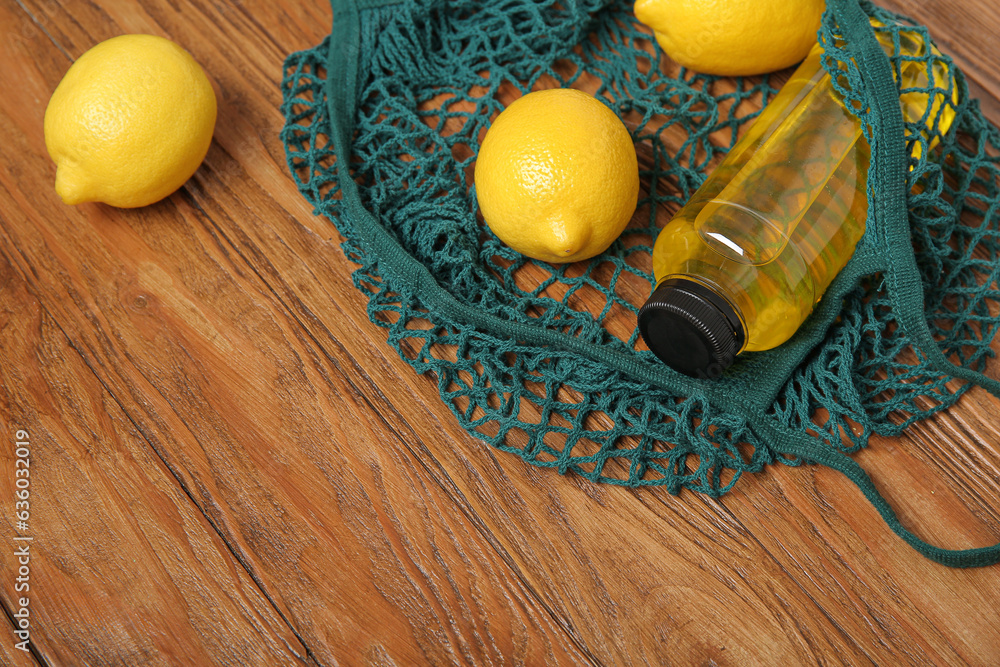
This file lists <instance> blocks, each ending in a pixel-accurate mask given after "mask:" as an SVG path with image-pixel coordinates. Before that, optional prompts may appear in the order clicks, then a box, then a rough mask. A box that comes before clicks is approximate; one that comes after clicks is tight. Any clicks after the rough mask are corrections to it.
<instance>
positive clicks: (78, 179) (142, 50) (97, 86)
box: [45, 35, 216, 208]
mask: <svg viewBox="0 0 1000 667" xmlns="http://www.w3.org/2000/svg"><path fill="white" fill-rule="evenodd" d="M215 114H216V101H215V92H214V91H213V90H212V86H211V84H210V83H209V81H208V78H207V77H206V76H205V72H204V71H203V70H202V69H201V66H199V65H198V63H197V62H195V60H194V58H192V57H191V55H190V54H189V53H188V52H187V51H185V50H184V49H182V48H181V47H180V46H178V45H177V44H175V43H173V42H171V41H170V40H168V39H164V38H162V37H156V36H154V35H121V36H118V37H113V38H111V39H109V40H106V41H104V42H101V43H100V44H97V45H96V46H94V47H93V48H91V49H90V50H89V51H87V52H86V53H84V54H83V55H82V56H80V58H79V59H77V61H76V62H75V63H73V65H72V66H71V67H70V68H69V71H67V72H66V76H65V77H63V80H62V81H61V82H60V83H59V85H58V86H57V87H56V90H55V92H54V93H53V94H52V98H51V99H50V100H49V105H48V107H47V108H46V110H45V146H46V148H47V149H48V151H49V155H50V156H51V157H52V160H53V161H54V162H55V163H56V192H57V193H58V194H59V196H60V197H61V198H62V200H63V201H64V202H66V203H67V204H79V203H83V202H88V201H100V202H104V203H106V204H111V205H112V206H118V207H122V208H132V207H136V206H145V205H147V204H152V203H153V202H156V201H159V200H160V199H163V198H164V197H166V196H167V195H169V194H171V193H172V192H174V191H175V190H177V188H179V187H180V186H181V185H183V184H184V182H185V181H187V180H188V179H189V178H190V177H191V175H192V174H194V172H195V170H197V169H198V166H199V165H200V164H201V162H202V160H203V159H204V158H205V154H206V153H207V152H208V147H209V144H210V143H211V141H212V132H213V130H214V128H215Z"/></svg>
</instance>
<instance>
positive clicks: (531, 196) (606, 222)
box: [475, 88, 639, 263]
mask: <svg viewBox="0 0 1000 667" xmlns="http://www.w3.org/2000/svg"><path fill="white" fill-rule="evenodd" d="M475 182H476V197H477V199H478V201H479V208H480V210H481V211H482V213H483V218H484V219H485V220H486V224H487V225H489V227H490V229H491V230H493V233H494V234H496V235H497V236H498V237H499V238H500V240H501V241H503V242H504V243H506V244H507V245H509V246H510V247H511V248H513V249H514V250H516V251H518V252H520V253H522V254H524V255H527V256H528V257H533V258H535V259H540V260H543V261H546V262H553V263H564V262H575V261H577V260H581V259H587V258H590V257H593V256H594V255H598V254H600V253H601V252H604V251H605V250H606V249H607V248H608V246H609V245H611V242H612V241H614V240H615V239H616V238H618V236H619V235H620V234H621V233H622V230H624V229H625V226H626V225H627V224H628V221H629V220H630V219H631V217H632V213H634V212H635V207H636V203H637V201H638V197H639V165H638V160H637V159H636V154H635V147H634V146H633V145H632V138H631V137H630V136H629V133H628V130H626V129H625V126H624V125H623V124H622V122H621V120H619V118H618V116H616V115H615V113H614V112H613V111H611V109H609V108H608V107H607V106H605V105H604V104H602V103H601V102H600V101H598V100H597V99H596V98H595V97H593V96H592V95H588V94H587V93H584V92H582V91H579V90H573V89H568V88H558V89H554V90H542V91H537V92H533V93H529V94H527V95H525V96H524V97H521V98H519V99H517V100H515V101H514V102H513V103H512V104H511V105H510V106H509V107H507V108H506V109H504V110H503V112H501V113H500V115H499V116H497V118H496V120H495V121H494V122H493V125H492V126H491V127H490V129H489V131H488V132H487V133H486V138H485V139H484V140H483V143H482V146H481V148H480V150H479V156H478V158H477V160H476V170H475Z"/></svg>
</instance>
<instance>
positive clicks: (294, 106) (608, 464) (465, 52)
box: [282, 0, 1000, 567]
mask: <svg viewBox="0 0 1000 667" xmlns="http://www.w3.org/2000/svg"><path fill="white" fill-rule="evenodd" d="M333 14H334V21H333V29H332V32H331V34H330V36H329V37H328V38H327V39H325V40H324V41H323V42H322V43H321V44H319V45H318V46H316V47H315V48H313V49H310V50H308V51H303V52H300V53H295V54H292V55H291V56H289V57H288V59H287V61H286V63H285V70H284V79H283V81H282V92H283V96H284V103H283V107H282V109H283V113H284V115H285V118H286V124H285V127H284V128H283V130H282V139H283V141H284V144H285V147H286V152H287V158H288V166H289V169H290V170H291V173H292V175H293V177H294V178H295V180H296V182H297V184H298V186H299V188H300V190H301V191H302V193H303V194H304V195H305V197H306V198H307V199H308V200H309V201H310V202H311V203H312V204H313V206H314V207H315V211H316V213H317V214H321V215H324V216H326V217H327V218H329V220H331V221H332V222H333V224H335V225H336V226H337V228H338V229H339V231H340V233H341V234H342V236H343V237H344V243H343V250H344V252H345V253H346V255H347V257H348V258H350V259H351V260H352V261H353V262H355V263H357V264H358V269H357V270H356V271H355V273H354V275H353V280H354V284H355V285H356V287H357V288H358V289H359V290H361V291H362V292H364V294H365V295H366V296H367V298H368V315H369V317H370V318H371V320H372V321H373V322H375V323H376V324H378V325H380V326H382V327H384V328H385V330H386V333H387V338H388V342H389V344H390V345H392V346H393V347H394V348H395V349H396V350H397V351H398V352H399V354H400V355H401V356H402V357H403V358H404V359H405V360H406V361H407V362H408V363H409V364H410V365H411V366H412V367H413V368H414V369H415V370H416V371H417V372H419V373H430V374H432V376H433V377H434V378H436V381H437V385H438V389H439V391H440V394H441V398H442V400H443V401H444V402H445V403H446V404H447V405H448V406H449V407H450V408H451V410H452V411H453V412H454V414H455V416H456V417H457V418H458V420H459V422H460V423H461V424H462V426H463V427H465V428H466V429H468V430H469V431H470V432H471V433H473V434H474V435H475V436H476V437H478V438H481V439H483V440H485V441H486V442H487V443H489V444H490V445H492V446H493V447H496V448H497V449H500V450H503V451H505V452H510V453H513V454H517V455H519V456H521V457H522V458H523V459H524V460H526V461H528V462H529V463H532V464H535V465H539V466H546V467H551V468H555V469H556V470H558V471H559V472H560V473H566V472H573V473H576V474H578V475H581V476H583V477H585V478H587V479H589V480H592V481H594V482H606V483H610V484H618V485H627V486H663V487H666V490H667V491H668V492H670V493H673V494H676V493H679V492H680V490H681V489H685V488H687V489H691V490H693V491H698V492H702V493H707V494H709V495H712V496H718V495H721V494H723V493H725V492H726V491H728V490H729V489H731V488H732V486H733V485H734V484H735V483H736V482H737V481H738V480H739V478H740V476H741V475H742V474H744V473H748V472H750V473H752V472H758V471H761V470H762V469H763V468H764V467H765V466H766V465H768V464H771V463H775V462H780V463H784V464H792V465H796V464H800V463H802V462H812V463H820V464H823V465H826V466H829V467H831V468H835V469H837V470H839V471H841V472H843V473H844V474H845V475H847V476H848V477H849V478H850V479H851V480H852V481H853V482H854V483H855V484H857V485H858V487H859V488H860V489H861V491H862V492H863V493H864V494H865V495H866V497H868V499H869V500H870V501H871V502H872V503H873V504H874V506H875V507H876V508H877V510H878V511H879V512H880V513H881V515H882V516H883V518H884V519H885V520H886V522H887V523H888V524H889V525H890V527H891V528H892V529H893V530H894V531H895V532H896V533H897V534H899V535H900V536H901V537H902V538H903V539H904V540H906V541H907V542H908V543H909V544H910V545H912V546H913V547H914V548H915V549H917V550H918V551H920V552H921V553H923V554H924V555H926V556H927V557H929V558H932V559H934V560H936V561H938V562H941V563H944V564H946V565H950V566H956V567H970V566H980V565H987V564H992V563H995V562H997V560H1000V545H995V546H990V547H984V548H980V549H971V550H963V551H952V550H945V549H941V548H938V547H935V546H931V545H929V544H927V543H925V542H923V541H922V540H920V539H919V538H917V537H916V536H915V535H914V534H913V533H911V532H910V531H908V530H907V529H906V528H905V527H904V526H902V525H901V524H900V522H899V520H898V519H897V517H896V515H895V513H894V512H893V510H892V508H891V507H890V506H889V505H888V504H887V503H886V501H885V500H884V499H883V498H882V496H881V495H880V494H879V492H878V490H877V489H876V487H875V486H874V485H873V484H872V482H871V480H870V478H869V477H868V476H867V475H866V474H865V472H864V471H863V470H862V469H861V468H860V467H859V466H858V465H857V464H856V463H855V462H854V460H853V459H852V458H851V457H850V456H848V454H850V453H851V452H853V451H855V450H857V449H858V448H860V447H864V446H865V445H866V444H867V442H868V439H869V437H870V436H871V435H872V434H882V435H890V436H891V435H898V434H899V433H900V432H902V431H903V429H905V428H906V427H907V426H908V425H910V424H911V423H913V422H914V421H916V420H918V419H921V418H924V417H926V416H928V415H930V414H932V413H934V412H936V411H939V410H943V409H945V408H947V407H948V406H951V405H952V404H954V402H955V401H956V400H957V398H958V397H959V395H960V394H961V393H962V392H964V391H965V390H966V389H967V388H968V387H969V386H971V385H970V383H977V384H980V385H983V386H985V387H986V388H987V389H988V390H990V391H991V392H993V393H994V394H998V395H1000V385H998V383H997V382H996V381H995V380H992V379H990V378H988V377H986V376H985V375H983V374H982V372H981V371H982V370H983V367H984V365H985V361H986V359H987V358H988V357H989V356H991V351H990V347H989V345H990V342H991V340H992V339H993V337H994V334H995V333H996V331H997V327H998V324H1000V318H998V317H997V316H995V315H991V313H990V306H991V304H992V305H993V306H994V311H996V310H997V308H996V307H995V306H997V305H998V300H1000V294H998V292H997V287H996V280H997V273H998V271H1000V261H998V254H1000V238H998V225H1000V211H998V207H1000V186H998V170H1000V164H998V158H997V156H998V155H1000V135H998V131H997V129H996V128H995V127H994V126H992V125H991V124H989V123H988V122H987V121H986V120H984V118H983V115H982V113H981V112H980V110H979V107H978V104H977V102H976V101H975V100H971V99H969V95H968V91H967V89H966V86H965V84H964V79H963V78H962V75H961V73H960V72H958V71H957V70H955V66H954V65H953V64H951V61H950V59H948V58H947V57H946V56H936V55H928V58H942V59H944V60H945V61H946V62H947V63H948V66H949V67H951V68H952V70H953V71H954V72H955V80H954V82H950V81H934V80H933V78H932V81H931V88H928V89H924V90H922V91H912V90H903V91H900V90H899V89H898V87H897V86H896V84H895V80H894V78H893V69H894V68H896V69H898V68H899V67H900V65H901V62H902V60H904V58H906V57H905V56H901V55H900V52H899V33H900V32H901V31H904V30H905V31H914V32H917V33H920V35H922V37H923V39H924V40H929V39H930V38H929V35H928V34H927V30H926V29H925V28H923V27H921V26H919V25H915V24H913V23H912V22H911V21H909V20H907V19H905V18H904V17H900V16H897V15H894V14H891V13H889V12H886V11H884V10H882V9H879V8H877V7H875V6H873V5H871V4H868V3H867V2H860V3H859V2H858V0H830V1H829V4H828V8H827V11H826V12H825V14H824V16H823V22H822V28H821V30H820V31H819V35H818V38H819V40H820V42H821V43H822V45H823V47H824V50H825V56H824V67H825V68H826V69H827V70H828V71H830V72H831V73H832V74H834V75H835V76H834V78H835V81H836V85H837V87H838V88H839V89H840V92H841V93H842V94H843V95H844V96H845V98H847V99H848V100H849V101H851V105H849V106H850V107H851V108H852V109H855V110H856V112H857V114H858V115H859V116H860V117H861V119H862V121H863V126H864V131H865V136H866V137H867V138H868V140H869V143H870V144H871V147H872V160H871V167H870V170H869V176H868V195H869V202H870V204H869V216H868V224H867V231H866V233H865V236H864V238H863V239H862V241H861V242H860V244H859V245H858V249H857V251H856V253H855V255H854V256H853V257H852V259H851V260H850V262H849V264H848V265H847V267H846V268H845V269H844V270H843V271H842V272H841V274H840V275H839V276H838V277H837V279H836V280H835V282H834V283H833V285H832V286H831V288H830V289H829V290H828V291H827V293H826V294H825V296H824V297H823V299H822V300H821V302H820V303H819V305H818V306H817V308H816V310H815V311H814V313H813V314H812V315H811V316H810V318H809V319H808V320H807V322H806V323H805V325H804V326H803V327H802V328H801V329H800V330H799V332H798V333H797V334H796V335H795V336H794V337H793V338H792V339H791V340H790V341H789V342H788V343H786V344H784V345H782V346H781V347H779V348H777V349H775V350H772V351H769V352H761V353H754V354H744V355H741V357H740V359H739V361H738V362H737V363H735V364H734V365H733V366H732V367H731V368H730V369H728V370H727V372H726V373H725V374H724V376H723V377H722V378H720V379H718V380H715V381H712V380H701V379H695V378H690V377H687V376H683V375H680V374H678V373H676V372H674V371H673V370H671V369H670V368H668V367H666V366H665V365H664V364H662V363H661V362H659V361H658V360H657V359H656V358H655V357H654V356H653V355H652V353H651V352H649V351H647V350H646V349H645V348H644V347H643V346H642V344H641V343H640V342H639V338H638V335H637V333H636V331H635V316H636V313H637V311H638V307H639V306H641V304H642V303H643V301H644V300H645V299H646V297H647V296H648V295H649V293H650V290H651V287H652V282H653V278H652V275H651V259H650V252H651V246H652V243H653V240H654V239H655V236H656V233H657V231H658V224H657V216H656V211H657V210H658V209H660V208H661V207H665V209H666V210H669V211H674V210H676V209H677V208H679V206H680V205H681V204H682V203H683V202H684V201H685V200H686V199H687V198H688V197H689V196H690V195H691V194H692V193H693V192H694V190H695V189H697V187H698V186H699V184H700V183H701V182H702V181H703V180H704V178H705V174H706V171H707V170H709V169H710V168H711V166H713V165H714V164H716V163H717V162H718V160H719V159H720V157H721V156H722V155H724V154H725V152H726V151H727V150H728V149H729V148H730V147H731V146H732V145H733V143H734V142H735V140H736V137H737V132H738V131H739V130H740V128H741V127H743V126H744V125H745V124H746V123H747V122H749V121H750V120H751V119H752V118H754V116H755V115H756V114H757V113H759V110H760V108H761V107H762V106H763V105H764V104H765V103H766V102H767V101H768V100H769V99H770V98H771V97H772V96H773V95H774V93H775V91H776V87H777V83H776V82H774V80H773V79H772V78H769V77H763V78H754V79H747V78H737V79H731V78H717V77H710V76H703V75H699V74H696V73H693V72H689V71H685V70H683V69H677V68H676V67H675V66H673V65H672V64H671V63H670V62H669V61H667V59H666V58H665V57H664V56H663V55H662V54H661V52H660V51H659V50H658V48H657V47H655V46H654V45H653V43H652V42H651V41H650V37H649V34H648V32H647V31H646V30H645V29H644V28H643V27H642V26H640V25H639V24H638V23H637V22H636V20H635V18H634V16H633V15H632V9H631V3H627V2H617V1H611V0H586V1H579V2H576V1H570V2H567V1H565V0H535V1H531V0H507V1H505V2H495V1H493V0H464V1H461V0H455V1H450V2H445V1H443V0H405V1H404V0H368V1H367V2H366V1H364V0H359V1H356V2H351V1H348V0H333ZM870 17H875V18H878V19H880V21H881V22H882V24H883V26H884V27H880V28H877V30H880V31H883V32H886V33H887V36H888V37H890V38H891V41H892V42H893V43H894V44H896V51H895V55H893V56H891V57H887V55H886V53H885V51H883V49H882V48H881V47H880V45H879V43H878V41H877V40H876V38H875V32H874V31H875V30H876V29H875V28H873V27H872V25H871V23H870V21H869V18H870ZM925 64H926V63H925ZM928 69H929V68H928ZM668 72H671V73H669V74H668ZM952 85H957V86H958V97H957V99H958V102H957V104H954V105H953V107H954V110H955V112H956V118H955V121H954V123H953V125H952V127H951V129H950V130H949V131H948V132H947V134H946V135H945V136H941V135H940V133H939V132H937V130H936V128H937V125H936V122H935V119H934V118H929V117H925V118H923V119H921V120H920V121H919V122H904V119H903V117H902V113H901V111H900V104H899V95H900V94H901V93H913V92H922V93H927V94H931V95H938V96H940V97H941V99H942V100H944V101H946V103H947V104H952V102H951V100H952V93H953V92H954V90H953V88H952V87H951V86H952ZM554 86H563V87H567V86H575V87H583V88H587V89H588V90H590V91H591V92H594V93H595V94H596V95H597V97H598V98H600V99H601V100H602V101H603V102H604V103H605V104H607V105H608V106H609V107H610V108H611V109H612V110H614V111H615V112H616V113H617V114H618V115H619V116H620V117H622V119H623V120H624V121H625V123H626V125H627V126H628V127H629V128H630V130H631V133H632V136H633V139H634V141H635V144H636V148H637V151H638V154H639V157H640V162H639V164H640V176H641V181H642V192H641V193H640V202H639V208H638V210H637V213H636V215H635V216H634V218H633V221H632V223H631V225H630V226H629V227H628V229H626V231H625V233H624V234H623V235H622V236H621V237H620V238H619V239H618V240H617V241H616V242H615V243H614V244H613V245H612V246H611V247H610V248H609V249H608V250H607V251H606V252H605V253H603V254H602V255H600V256H598V257H596V258H594V259H593V260H591V261H589V262H578V263H575V264H570V265H565V266H552V265H548V264H544V263H541V262H535V261H533V260H529V259H526V258H525V257H523V256H521V255H519V254H518V253H515V252H513V251H512V250H510V249H509V248H507V247H506V246H504V245H503V244H502V243H501V242H500V241H499V240H498V239H497V238H496V237H495V236H494V235H493V234H492V233H491V232H490V231H489V229H488V228H487V227H486V226H485V225H484V224H483V222H482V219H481V217H480V216H479V215H478V212H477V206H476V198H475V192H474V185H473V183H472V178H471V176H472V166H473V164H474V161H475V159H476V153H477V150H478V146H479V142H480V140H481V139H482V137H483V135H484V133H485V131H486V129H487V128H488V127H489V124H490V122H491V120H492V119H493V118H495V117H496V115H497V114H498V113H499V112H500V111H501V109H502V104H501V102H500V99H501V97H502V98H503V99H507V100H509V99H512V97H514V96H516V95H517V94H524V93H526V92H528V91H530V90H532V89H537V88H545V87H554ZM930 106H931V105H928V108H930ZM939 106H940V105H939ZM928 113H929V112H928ZM922 132H923V133H925V134H927V135H928V136H937V137H938V138H939V139H940V146H939V147H938V148H936V149H935V150H934V151H928V150H926V148H927V146H926V145H925V146H924V150H923V151H922V152H920V155H921V157H920V158H919V159H914V158H913V157H911V151H910V150H909V149H908V142H909V143H912V142H914V141H926V139H922V138H921V133H922ZM665 137H670V141H669V142H668V141H665ZM667 144H670V145H672V146H674V147H676V146H678V145H679V146H680V147H679V148H675V149H674V150H668V149H667V148H666V145H667ZM915 185H919V187H914V186H915ZM661 219H662V218H661ZM595 303H596V304H600V307H598V308H593V307H592V305H593V304H595ZM582 304H590V307H584V306H583V305H582Z"/></svg>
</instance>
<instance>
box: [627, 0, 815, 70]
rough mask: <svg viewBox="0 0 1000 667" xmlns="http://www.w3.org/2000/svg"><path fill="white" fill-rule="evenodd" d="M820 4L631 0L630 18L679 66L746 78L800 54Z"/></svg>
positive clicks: (811, 38) (811, 0)
mask: <svg viewBox="0 0 1000 667" xmlns="http://www.w3.org/2000/svg"><path fill="white" fill-rule="evenodd" d="M823 7H824V0H636V3H635V17H636V18H637V19H639V21H641V22H642V23H644V24H646V25H647V26H649V27H650V28H652V29H653V32H654V36H655V37H656V41H657V42H658V43H659V45H660V46H661V47H662V48H663V50H664V51H665V52H666V53H667V55H668V56H670V57H671V58H672V59H673V60H675V61H676V62H677V63H679V64H681V65H683V66H684V67H688V68H690V69H693V70H695V71H696V72H702V73H704V74H717V75H722V76H748V75H753V74H765V73H767V72H774V71H776V70H779V69H784V68H785V67H791V66H792V65H794V64H795V63H797V62H799V61H800V60H802V59H803V58H805V57H806V54H807V53H808V52H809V49H810V48H812V45H813V44H815V43H816V32H817V31H818V30H819V26H820V16H821V15H822V13H823Z"/></svg>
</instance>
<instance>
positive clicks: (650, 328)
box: [639, 278, 746, 378]
mask: <svg viewBox="0 0 1000 667" xmlns="http://www.w3.org/2000/svg"><path fill="white" fill-rule="evenodd" d="M639 333H640V334H642V339H643V340H644V341H646V345H648V346H649V349H650V350H652V351H653V354H655V355H656V356H657V357H659V358H660V359H662V360H663V361H664V362H665V363H666V364H667V365H668V366H670V367H671V368H673V369H674V370H677V371H679V372H681V373H684V374H685V375H690V376H692V377H698V378H717V377H719V376H720V375H722V371H724V370H725V369H726V368H728V367H729V366H730V364H732V363H733V361H734V360H735V359H736V355H737V354H739V352H740V350H742V349H743V343H744V341H745V340H746V333H745V331H744V326H743V322H742V321H741V320H740V317H739V315H738V314H737V312H736V310H735V309H734V308H733V307H732V305H730V303H729V302H728V301H727V300H726V299H725V298H724V297H722V296H721V295H719V294H717V293H716V292H715V291H714V290H712V289H710V288H708V287H705V286H704V285H702V284H700V283H697V282H695V281H693V280H686V279H684V278H671V279H669V280H664V281H662V282H661V283H660V284H659V285H657V286H656V289H655V290H654V291H653V294H652V296H650V297H649V299H647V300H646V303H645V305H643V307H642V308H640V309H639Z"/></svg>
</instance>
